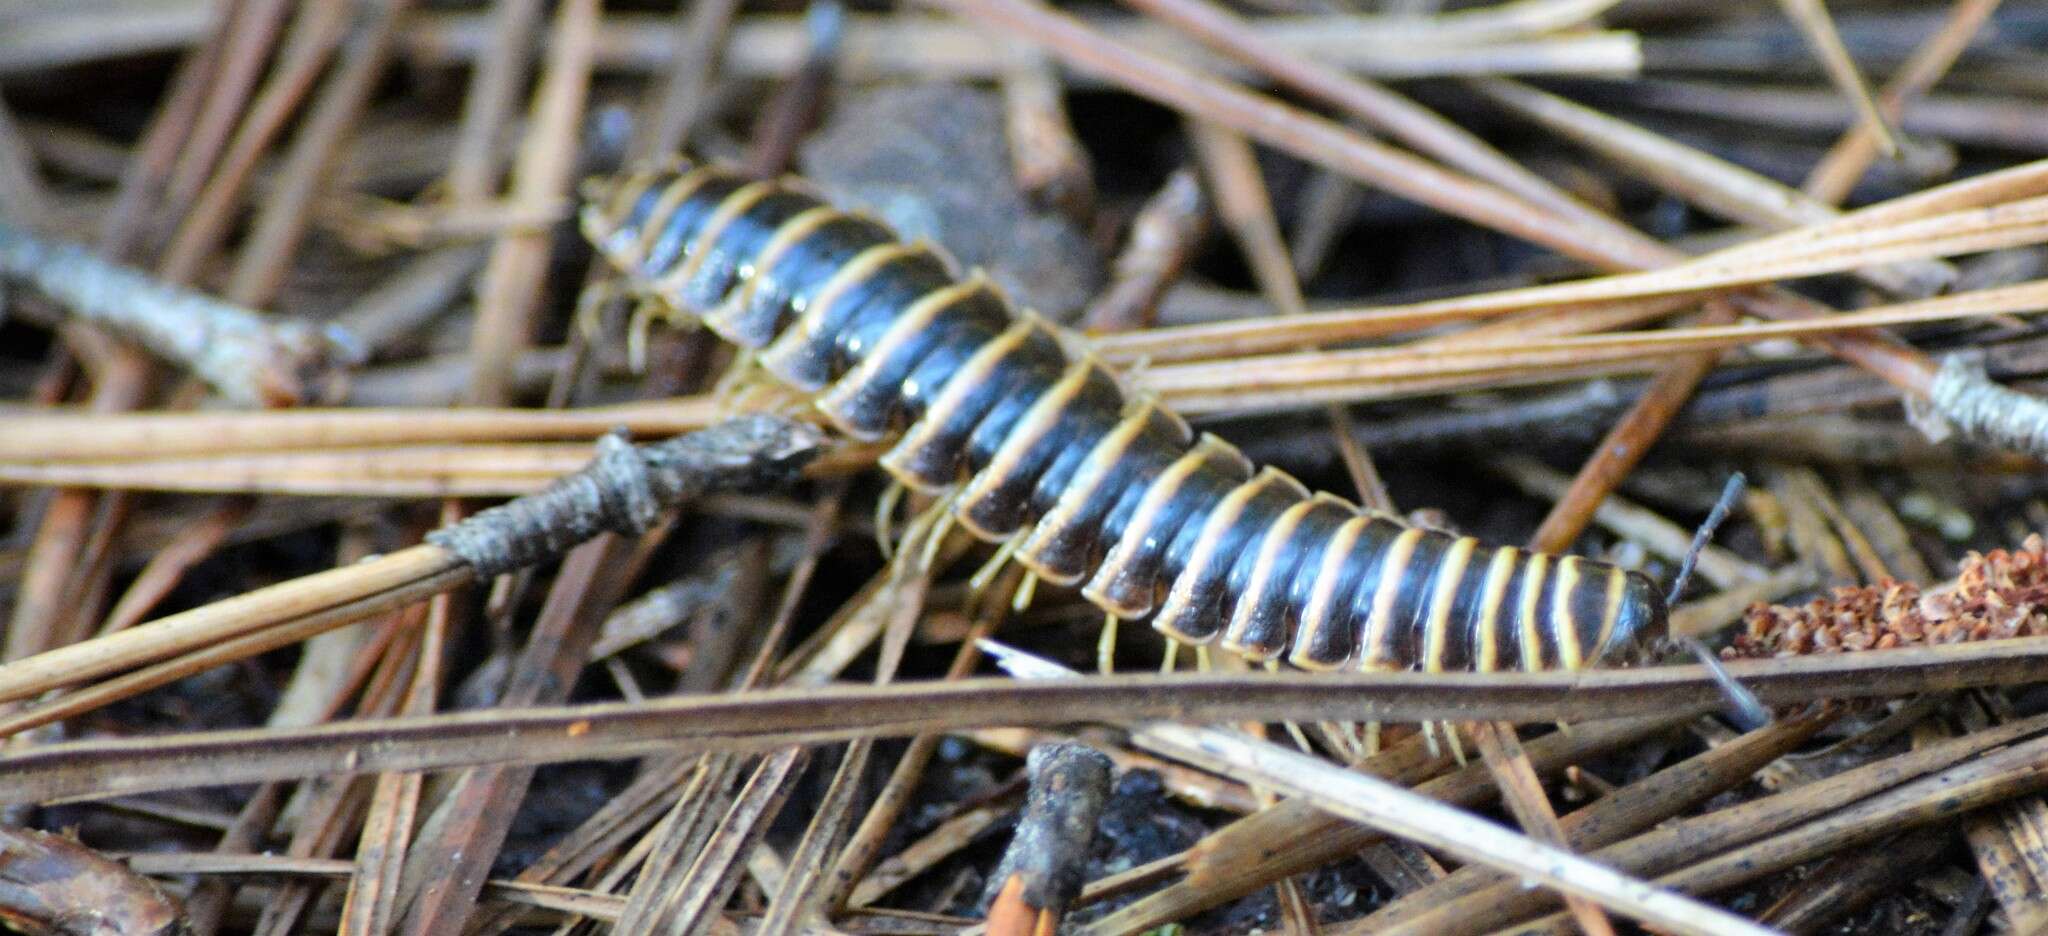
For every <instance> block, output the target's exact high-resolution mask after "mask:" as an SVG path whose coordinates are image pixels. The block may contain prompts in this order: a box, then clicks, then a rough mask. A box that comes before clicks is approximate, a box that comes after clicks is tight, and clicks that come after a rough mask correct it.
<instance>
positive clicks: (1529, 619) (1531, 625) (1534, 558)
mask: <svg viewBox="0 0 2048 936" xmlns="http://www.w3.org/2000/svg"><path fill="white" fill-rule="evenodd" d="M1525 568H1526V571H1525V572H1524V573H1523V575H1522V591H1521V594H1519V595H1516V596H1515V597H1516V598H1517V601H1516V602H1515V603H1516V606H1517V607H1516V611H1515V633H1517V634H1519V635H1520V636H1521V638H1522V668H1523V669H1525V670H1539V669H1542V668H1543V635H1542V632H1541V628H1540V626H1539V625H1538V623H1537V621H1536V599H1537V598H1538V597H1540V596H1541V595H1542V594H1543V575H1544V573H1545V572H1547V571H1549V569H1550V557H1549V556H1547V555H1544V554H1543V553H1530V554H1529V564H1528V565H1527V566H1526V567H1525Z"/></svg>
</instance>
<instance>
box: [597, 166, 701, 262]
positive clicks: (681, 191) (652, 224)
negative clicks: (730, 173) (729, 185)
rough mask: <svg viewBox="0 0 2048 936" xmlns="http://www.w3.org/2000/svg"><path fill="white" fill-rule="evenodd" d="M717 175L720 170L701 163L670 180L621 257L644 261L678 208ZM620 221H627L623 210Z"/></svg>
mask: <svg viewBox="0 0 2048 936" xmlns="http://www.w3.org/2000/svg"><path fill="white" fill-rule="evenodd" d="M715 175H717V173H715V172H713V171H711V167H709V166H698V167H697V168H695V169H692V170H690V171H689V172H687V173H684V174H683V175H680V176H677V177H676V179H675V181H673V182H670V183H669V184H668V187H667V188H665V189H663V190H662V192H661V197H660V198H658V199H656V200H655V202H654V207H652V208H650V209H648V211H647V220H645V221H643V222H641V224H640V237H639V239H638V240H635V241H634V242H633V246H632V248H631V249H630V250H629V251H628V252H626V253H624V254H622V255H621V259H622V260H624V261H625V262H626V263H627V264H630V265H632V266H638V265H640V264H641V263H642V262H644V261H645V260H646V259H647V253H648V251H651V250H653V249H654V242H655V241H658V240H660V239H661V235H662V232H663V230H665V229H666V228H667V227H668V224H669V222H670V221H672V220H674V218H675V213H676V208H677V207H678V206H680V205H681V204H682V203H683V202H686V201H689V200H690V196H691V195H694V194H696V193H697V190H698V189H701V188H703V187H704V183H706V182H709V181H711V179H712V177H713V176H715ZM636 200H637V199H636ZM627 208H628V209H630V208H631V205H630V204H629V205H628V206H627ZM619 221H620V223H624V222H625V216H624V215H623V214H622V215H621V216H620V218H619ZM649 272H652V271H649Z"/></svg>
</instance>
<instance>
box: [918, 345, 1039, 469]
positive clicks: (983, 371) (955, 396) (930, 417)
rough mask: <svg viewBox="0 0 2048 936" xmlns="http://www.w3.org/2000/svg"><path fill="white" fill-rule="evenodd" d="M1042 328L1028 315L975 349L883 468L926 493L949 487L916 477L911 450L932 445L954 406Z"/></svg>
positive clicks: (949, 417) (950, 416) (958, 404)
mask: <svg viewBox="0 0 2048 936" xmlns="http://www.w3.org/2000/svg"><path fill="white" fill-rule="evenodd" d="M1038 328H1039V325H1038V322H1037V320H1036V319H1033V318H1031V317H1028V316H1027V317H1024V318H1020V319H1018V320H1017V322H1016V324H1014V325H1011V326H1010V327H1009V328H1008V329H1006V330H1005V331H1004V332H1003V333H1002V334H1000V335H997V336H996V337H995V338H994V339H992V340H990V341H989V342H988V343H987V344H984V345H982V346H981V348H980V349H979V350H977V351H975V352H974V354H973V355H972V356H971V357H969V358H968V359H967V363H965V364H962V365H960V369H959V370H956V371H954V372H953V376H952V377H951V378H949V379H948V380H947V381H946V386H945V388H944V389H942V390H940V391H939V395H938V396H937V397H936V398H935V399H933V400H932V404H931V406H929V407H927V408H926V409H925V411H924V417H923V418H921V419H919V420H918V421H917V422H914V423H912V424H911V425H910V428H909V429H908V430H907V431H905V432H904V433H903V438H902V440H901V441H899V442H897V443H896V447H895V448H892V449H890V450H889V451H888V453H887V454H885V455H883V456H882V458H881V465H882V468H883V469H885V470H887V471H888V472H889V473H890V474H891V475H894V476H895V478H896V480H898V481H901V482H903V483H904V484H905V485H908V486H909V487H912V488H915V489H917V490H920V491H923V492H925V493H933V492H934V491H935V490H938V489H939V488H943V487H945V485H944V484H941V485H939V486H938V487H937V488H934V487H933V486H931V485H927V484H925V483H924V482H923V481H921V480H919V479H917V478H916V477H913V476H912V475H911V473H910V468H909V467H908V465H907V464H906V462H907V461H908V460H909V458H910V455H911V453H913V452H916V451H917V450H918V449H921V448H924V447H925V446H927V445H930V444H931V436H932V433H935V432H937V431H939V429H940V427H943V426H944V425H945V424H946V422H947V421H948V420H950V419H951V418H952V416H953V410H954V409H957V408H958V407H959V406H960V404H961V401H962V400H964V399H965V398H966V397H967V396H968V395H969V394H970V393H972V392H973V390H974V389H975V388H976V387H979V386H980V385H981V383H982V381H985V380H987V379H988V375H989V372H990V371H992V370H994V369H995V366H996V365H997V364H998V363H1001V361H1002V359H1003V358H1004V357H1007V356H1008V355H1009V354H1010V352H1012V351H1014V350H1016V349H1017V346H1018V345H1021V344H1023V343H1024V339H1026V338H1027V337H1029V336H1030V335H1031V333H1032V332H1034V331H1037V330H1038ZM948 483H950V482H948Z"/></svg>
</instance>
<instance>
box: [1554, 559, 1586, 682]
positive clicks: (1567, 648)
mask: <svg viewBox="0 0 2048 936" xmlns="http://www.w3.org/2000/svg"><path fill="white" fill-rule="evenodd" d="M1584 564H1585V561H1584V560H1582V559H1580V558H1578V557H1577V556H1566V557H1564V558H1563V559H1561V560H1558V563H1557V587H1556V588H1553V589H1551V591H1550V632H1551V633H1553V634H1555V635H1557V656H1558V666H1559V668H1561V669H1567V670H1575V669H1579V668H1581V667H1583V666H1585V665H1586V663H1585V659H1586V656H1585V650H1586V648H1584V647H1581V646H1579V620H1578V616H1577V615H1576V614H1574V613H1572V594H1573V593H1574V592H1577V591H1578V590H1579V578H1580V575H1579V572H1580V569H1579V567H1580V566H1582V565H1584Z"/></svg>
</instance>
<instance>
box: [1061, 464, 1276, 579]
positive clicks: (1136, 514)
mask: <svg viewBox="0 0 2048 936" xmlns="http://www.w3.org/2000/svg"><path fill="white" fill-rule="evenodd" d="M1216 458H1224V459H1227V460H1229V461H1230V462H1231V464H1232V466H1233V467H1236V468H1237V469H1238V473H1239V474H1250V473H1251V462H1250V461H1249V460H1247V459H1246V458H1245V457H1244V455H1243V454H1241V453H1240V452H1238V450H1237V448H1236V447H1235V446H1232V445H1231V444H1230V443H1228V442H1225V441H1223V440H1222V439H1219V438H1217V437H1216V436H1213V435H1210V434H1209V433H1206V432H1205V433H1202V436H1201V438H1199V439H1197V440H1195V445H1194V448H1192V449H1189V450H1188V453H1187V454H1186V455H1182V456H1181V457H1180V458H1179V459H1177V460H1175V461H1174V463H1173V464H1171V465H1168V466H1167V468H1166V470H1165V471H1163V472H1161V473H1160V475H1159V477H1158V478H1157V479H1155V480H1153V482H1152V483H1151V485H1150V486H1148V487H1146V488H1145V494H1144V496H1142V497H1141V498H1139V500H1138V506H1137V507H1136V508H1135V509H1133V510H1132V511H1131V520H1130V522H1129V523H1127V524H1125V525H1124V532H1123V535H1122V536H1121V537H1119V538H1118V539H1117V543H1116V545H1115V546H1111V547H1110V548H1109V553H1108V555H1106V556H1104V557H1103V559H1102V565H1101V566H1100V567H1098V568H1097V569H1096V570H1095V576H1094V578H1091V579H1089V581H1088V584H1087V585H1085V586H1082V588H1081V596H1082V597H1083V598H1086V599H1088V600H1089V601H1091V602H1094V604H1095V606H1096V607H1098V608H1101V609H1102V610H1104V611H1108V612H1109V613H1111V614H1114V615H1117V616H1118V617H1122V618H1127V619H1128V618H1135V617H1138V616H1140V615H1143V614H1145V613H1146V612H1148V611H1151V610H1152V603H1151V600H1150V598H1149V596H1148V597H1147V599H1146V600H1145V603H1144V604H1143V605H1142V606H1139V605H1124V606H1119V605H1117V604H1116V603H1115V602H1113V601H1111V600H1110V598H1109V595H1108V594H1106V592H1105V591H1104V590H1105V589H1106V588H1108V586H1109V584H1110V583H1111V582H1112V581H1114V580H1115V579H1116V577H1117V575H1118V574H1119V573H1121V572H1122V571H1123V568H1124V567H1125V566H1127V565H1129V564H1130V562H1131V554H1132V553H1134V552H1137V551H1138V550H1139V549H1142V548H1143V547H1144V540H1145V538H1146V537H1147V536H1149V535H1151V533H1152V525H1153V524H1154V523H1155V522H1157V521H1158V519H1159V512H1160V511H1161V510H1164V509H1165V508H1166V505H1167V503H1168V502H1169V501H1171V500H1172V499H1173V496H1174V495H1175V494H1177V493H1179V492H1180V489H1181V487H1182V486H1184V485H1185V484H1187V480H1188V477H1189V476H1191V475H1193V474H1194V473H1195V472H1196V471H1197V470H1199V469H1200V468H1201V467H1202V466H1203V465H1205V464H1208V463H1209V461H1210V460H1211V459H1216ZM1161 548H1162V549H1163V548H1164V546H1163V545H1162V546H1161Z"/></svg>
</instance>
